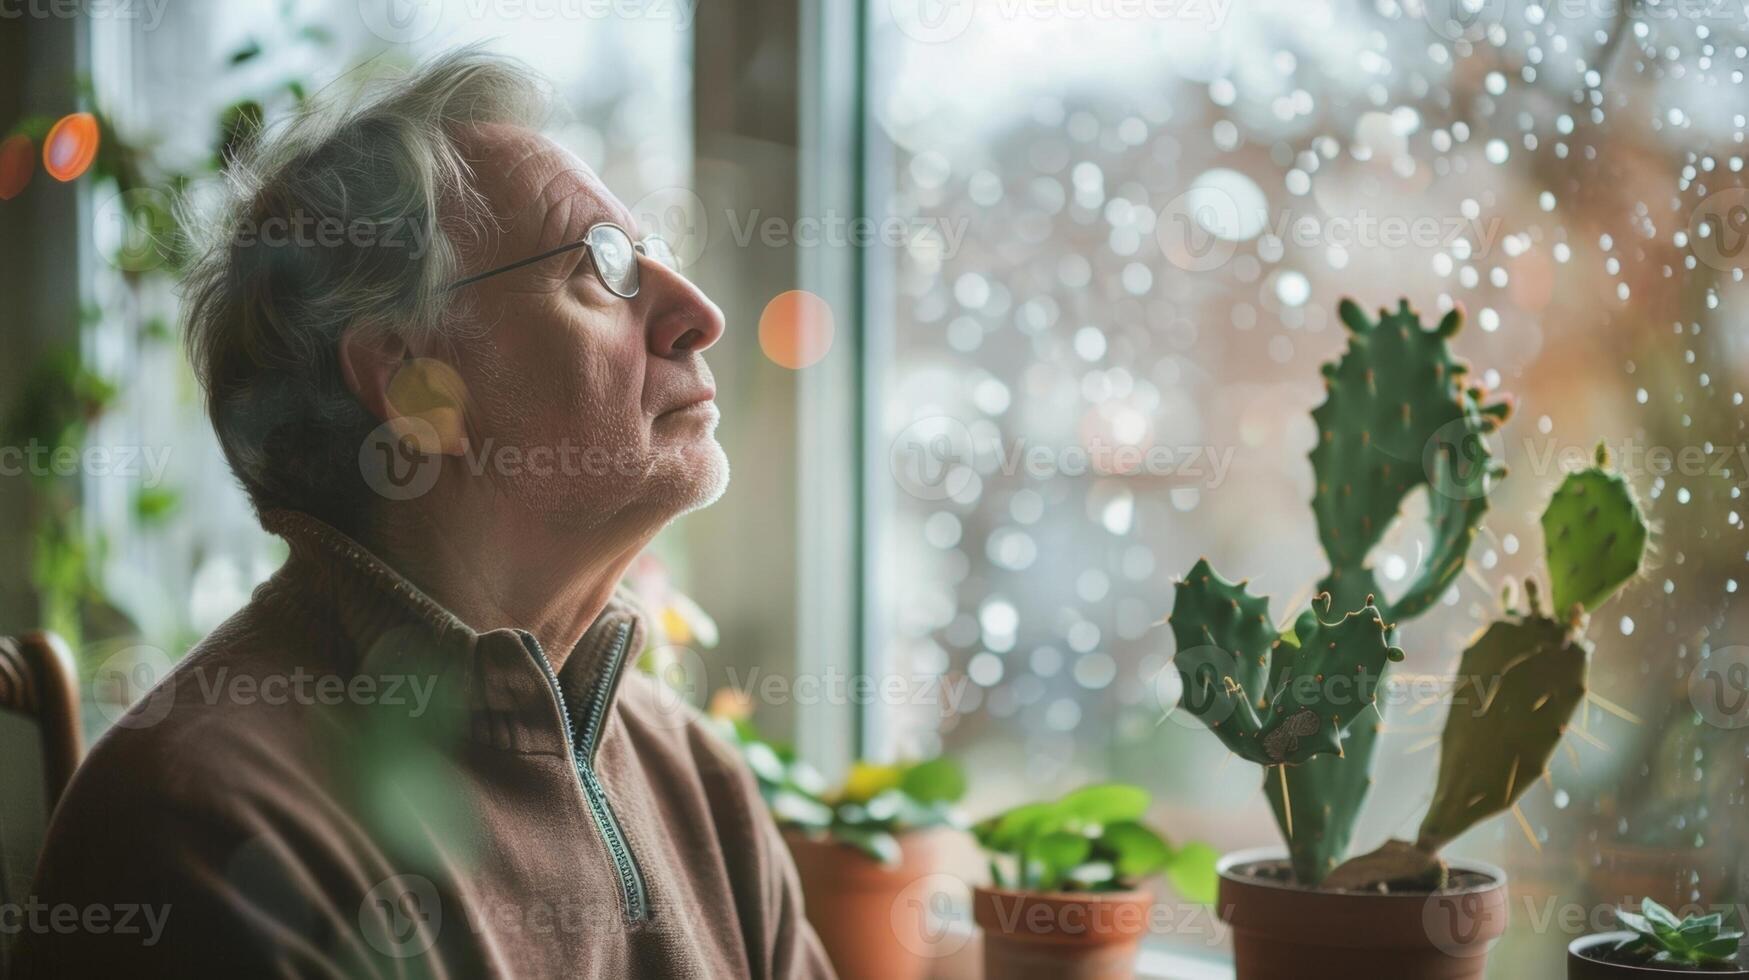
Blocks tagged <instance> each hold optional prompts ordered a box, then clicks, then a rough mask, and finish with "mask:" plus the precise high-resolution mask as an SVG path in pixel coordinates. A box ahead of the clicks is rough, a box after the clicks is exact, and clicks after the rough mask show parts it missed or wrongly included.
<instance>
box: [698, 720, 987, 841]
mask: <svg viewBox="0 0 1749 980" xmlns="http://www.w3.org/2000/svg"><path fill="white" fill-rule="evenodd" d="M710 717H711V719H712V721H713V722H715V724H716V725H717V728H718V730H719V731H721V732H722V734H723V736H724V737H725V738H726V739H728V740H729V742H730V743H731V744H733V745H734V746H736V747H737V748H738V749H740V751H741V756H742V758H744V759H746V760H747V765H748V768H750V769H752V770H753V775H754V777H755V778H756V779H757V780H758V782H759V791H760V794H761V795H762V796H763V797H764V798H765V804H766V806H767V807H769V808H770V809H771V814H772V816H773V817H774V818H775V819H776V820H777V823H778V826H780V827H786V828H794V829H797V830H802V831H805V832H809V833H815V834H824V835H826V836H827V837H829V838H830V839H832V840H835V841H837V842H839V843H841V844H844V845H846V846H849V847H852V848H855V849H856V850H858V851H861V852H862V853H863V854H866V855H868V856H869V857H871V858H873V859H874V860H876V861H879V862H881V863H882V864H885V865H888V866H892V865H897V864H898V863H899V860H900V857H901V853H900V848H899V840H898V838H899V835H901V834H904V833H907V832H909V831H913V830H924V829H927V828H930V827H963V826H964V825H965V819H964V817H963V816H962V815H961V814H960V812H959V810H958V809H957V807H956V804H957V803H959V801H960V798H961V797H963V796H964V795H965V792H966V777H965V773H964V772H963V771H962V770H961V769H960V766H959V764H958V763H956V762H954V761H953V760H952V759H947V758H935V759H927V760H922V761H915V762H901V763H890V764H888V763H872V762H864V761H858V762H856V763H855V764H853V765H852V766H851V770H850V774H849V776H848V777H847V778H846V780H845V782H844V785H843V786H840V787H837V788H831V787H829V786H828V785H827V783H826V780H825V779H824V778H823V777H821V775H820V773H819V771H818V770H816V769H815V768H814V767H813V766H811V765H809V764H808V763H806V762H804V761H802V760H801V759H799V758H797V757H796V753H795V750H794V749H793V748H792V747H790V746H789V745H786V744H783V743H779V742H772V741H768V740H767V739H766V738H765V737H764V736H762V735H761V734H760V733H759V730H758V729H757V728H756V727H754V725H753V722H752V721H751V719H749V718H748V717H747V715H746V713H745V711H744V710H740V709H737V708H733V707H728V708H725V707H724V706H723V702H722V701H721V700H720V699H719V700H718V701H716V702H713V710H712V711H711V713H710Z"/></svg>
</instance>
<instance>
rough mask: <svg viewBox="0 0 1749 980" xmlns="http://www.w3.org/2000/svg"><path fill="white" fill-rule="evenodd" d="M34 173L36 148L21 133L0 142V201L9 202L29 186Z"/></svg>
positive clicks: (28, 138)
mask: <svg viewBox="0 0 1749 980" xmlns="http://www.w3.org/2000/svg"><path fill="white" fill-rule="evenodd" d="M35 172H36V147H34V146H32V145H31V142H30V137H28V136H25V135H23V134H22V133H19V134H14V135H12V136H8V137H6V138H5V139H4V140H0V201H10V200H12V199H13V198H15V197H17V196H18V195H19V194H20V193H22V192H23V190H24V188H25V187H26V186H27V185H29V184H30V177H31V174H33V173H35Z"/></svg>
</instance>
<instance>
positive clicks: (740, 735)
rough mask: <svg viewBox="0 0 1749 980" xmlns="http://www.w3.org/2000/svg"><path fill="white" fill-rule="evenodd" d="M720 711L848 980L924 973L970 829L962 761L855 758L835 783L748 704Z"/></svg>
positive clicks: (915, 979) (916, 978) (914, 978)
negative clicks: (759, 723)
mask: <svg viewBox="0 0 1749 980" xmlns="http://www.w3.org/2000/svg"><path fill="white" fill-rule="evenodd" d="M710 716H711V718H712V719H713V721H715V723H716V724H717V726H718V728H719V730H720V731H722V733H723V734H724V736H725V737H726V738H727V739H728V740H729V741H730V742H731V743H732V744H734V745H735V746H736V747H738V748H739V749H740V751H741V755H742V757H743V758H745V759H746V760H747V764H748V767H749V768H750V769H752V770H753V774H754V777H755V779H756V780H757V781H758V783H759V790H760V793H761V795H762V796H764V798H765V802H766V805H767V806H768V807H769V808H770V809H771V812H772V815H773V816H774V817H775V818H776V820H777V824H778V826H779V827H780V828H781V829H782V830H783V836H784V841H785V843H787V844H788V846H789V849H790V855H791V857H793V858H794V859H795V864H796V872H797V874H798V875H799V876H800V878H801V883H802V893H803V896H804V899H805V901H806V903H807V912H808V921H809V922H811V923H812V924H813V926H814V931H815V932H816V933H818V934H819V936H820V942H821V944H822V945H823V946H824V947H825V948H826V954H827V956H828V957H830V958H831V960H832V963H833V966H834V967H835V968H836V969H837V972H838V975H839V976H840V977H841V978H844V980H923V978H924V977H926V976H927V975H928V968H929V965H930V963H931V961H932V959H933V957H935V956H936V955H940V954H939V951H938V946H939V943H940V942H941V941H942V939H943V937H942V936H941V935H940V929H939V925H938V924H937V923H936V922H935V921H934V920H933V918H932V917H933V916H934V915H935V914H936V913H937V912H938V911H939V909H938V907H937V906H936V899H937V898H938V895H937V892H938V891H939V882H938V881H937V880H936V879H935V878H934V875H935V874H936V873H937V872H939V871H940V870H941V868H942V866H943V861H944V858H945V856H946V854H945V852H946V851H947V849H948V848H949V847H950V845H951V844H952V838H953V836H954V834H955V833H957V832H958V831H960V830H962V829H963V827H964V824H965V821H964V819H963V818H962V816H961V815H960V813H959V811H958V810H957V809H956V808H955V804H957V803H958V802H959V800H960V798H961V797H962V796H964V795H965V790H966V778H965V774H964V772H963V771H962V770H961V769H960V766H959V764H958V763H956V762H954V761H953V760H951V759H946V758H936V759H929V760H924V761H918V762H903V763H897V764H880V763H871V762H862V761H859V762H857V763H855V764H854V765H852V767H851V770H850V774H849V776H848V777H847V778H846V780H845V782H844V785H842V786H840V787H837V788H829V787H828V786H827V784H826V781H825V780H824V779H823V778H822V777H821V776H820V774H819V772H818V771H817V770H815V769H814V767H813V766H811V765H809V764H808V763H806V762H804V761H802V760H801V759H798V758H797V757H796V754H795V752H794V750H793V749H792V748H791V747H790V746H788V745H784V744H781V743H775V742H770V741H767V740H766V739H765V738H764V736H762V735H761V734H760V733H759V731H758V729H757V728H755V727H754V725H753V723H752V721H751V720H750V719H749V718H748V712H747V710H746V706H745V704H744V702H740V701H737V699H736V698H734V697H726V696H723V695H722V694H721V693H719V695H718V696H717V697H715V698H713V699H712V703H711V711H710Z"/></svg>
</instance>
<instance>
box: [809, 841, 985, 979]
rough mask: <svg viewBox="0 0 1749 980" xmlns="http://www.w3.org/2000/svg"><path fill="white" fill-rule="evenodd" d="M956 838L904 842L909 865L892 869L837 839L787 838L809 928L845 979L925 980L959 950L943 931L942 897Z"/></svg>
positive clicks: (904, 863) (902, 849) (905, 860)
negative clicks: (949, 851) (945, 863)
mask: <svg viewBox="0 0 1749 980" xmlns="http://www.w3.org/2000/svg"><path fill="white" fill-rule="evenodd" d="M953 833H954V832H953V831H949V830H942V829H932V830H920V831H913V832H911V833H908V834H904V835H902V836H901V837H900V838H899V849H900V853H901V855H902V857H901V860H900V862H899V865H898V867H894V868H889V867H886V866H884V865H882V864H881V863H880V862H878V861H876V860H874V859H873V858H871V857H869V856H868V855H866V854H864V853H862V852H861V851H858V850H856V849H855V848H852V847H849V846H847V845H844V844H839V843H836V842H835V841H833V840H831V839H830V838H818V839H816V838H813V837H809V836H807V835H805V834H802V833H800V832H798V831H794V830H785V831H784V832H783V837H784V841H785V843H787V844H788V845H789V852H790V856H791V857H793V858H794V859H795V863H796V873H797V875H798V876H799V877H800V878H801V883H802V900H803V903H804V904H805V905H806V907H807V914H808V922H810V923H811V924H812V925H813V927H814V932H815V933H817V934H818V935H819V937H820V944H821V945H822V946H824V947H825V948H826V956H827V957H828V958H829V959H831V960H832V965H833V967H834V968H835V969H836V970H837V972H838V976H839V980H888V978H891V980H924V978H926V977H927V976H928V975H929V968H930V964H931V963H933V962H934V961H935V960H936V959H937V958H938V957H941V956H945V955H949V954H951V953H953V952H954V951H955V950H956V949H957V947H951V942H950V940H951V938H952V937H951V936H947V935H944V933H943V932H942V929H941V926H940V923H939V921H938V919H939V915H938V913H939V911H940V905H941V903H940V901H939V900H938V899H937V897H936V896H938V895H939V893H940V892H941V891H942V890H943V888H944V886H945V879H943V878H938V874H939V872H940V870H941V867H942V858H943V855H944V853H945V851H946V848H947V845H949V844H950V843H951V838H952V835H953ZM960 941H961V943H962V944H963V942H964V940H963V938H962V939H961V940H960ZM950 947H951V948H950Z"/></svg>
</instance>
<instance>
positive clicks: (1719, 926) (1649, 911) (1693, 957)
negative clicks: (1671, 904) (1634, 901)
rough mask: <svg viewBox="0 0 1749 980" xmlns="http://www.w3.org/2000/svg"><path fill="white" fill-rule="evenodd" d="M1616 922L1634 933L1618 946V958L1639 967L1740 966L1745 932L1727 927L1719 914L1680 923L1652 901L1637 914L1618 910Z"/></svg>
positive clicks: (1693, 967) (1674, 916)
mask: <svg viewBox="0 0 1749 980" xmlns="http://www.w3.org/2000/svg"><path fill="white" fill-rule="evenodd" d="M1615 919H1616V921H1617V922H1619V923H1621V924H1622V925H1623V926H1624V927H1626V928H1627V929H1628V930H1629V931H1631V932H1632V933H1633V935H1632V936H1630V937H1628V938H1627V939H1624V940H1622V941H1621V942H1619V943H1617V944H1616V946H1615V949H1614V953H1615V956H1616V957H1617V958H1623V957H1626V958H1631V959H1633V960H1634V961H1635V962H1637V963H1648V964H1656V965H1659V966H1675V967H1683V968H1688V969H1693V970H1711V969H1716V968H1720V967H1730V966H1735V965H1736V964H1737V950H1738V947H1739V946H1740V945H1741V943H1742V942H1743V933H1742V931H1741V930H1738V929H1731V928H1728V927H1726V925H1725V922H1724V916H1722V915H1720V914H1719V913H1717V912H1714V913H1713V914H1711V915H1690V916H1687V917H1685V918H1682V919H1678V918H1676V914H1675V913H1673V912H1671V911H1670V910H1669V909H1667V908H1665V907H1664V906H1662V905H1659V904H1658V903H1657V902H1655V901H1653V900H1652V899H1650V898H1648V899H1645V900H1644V901H1642V902H1641V903H1640V911H1639V912H1638V913H1635V912H1629V911H1628V910H1626V909H1616V911H1615Z"/></svg>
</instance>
